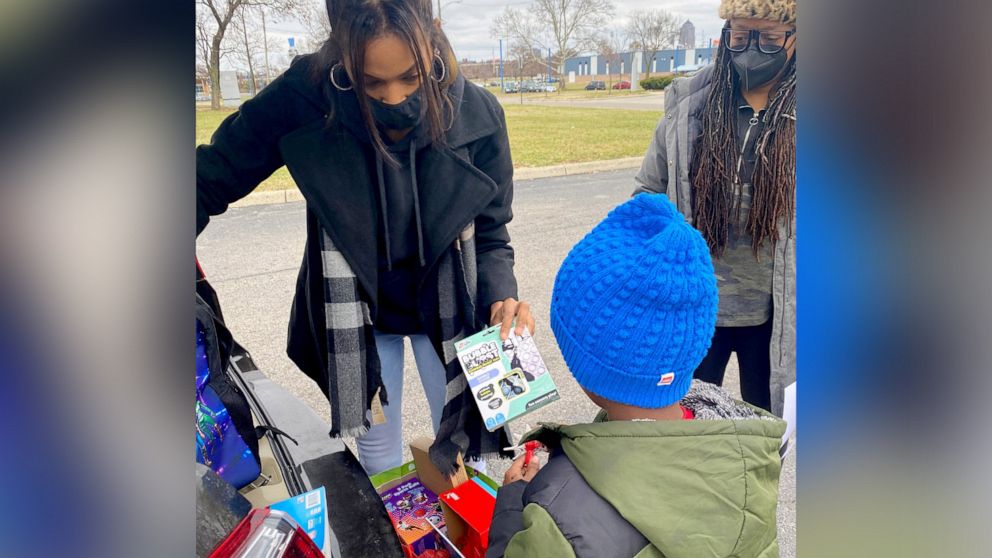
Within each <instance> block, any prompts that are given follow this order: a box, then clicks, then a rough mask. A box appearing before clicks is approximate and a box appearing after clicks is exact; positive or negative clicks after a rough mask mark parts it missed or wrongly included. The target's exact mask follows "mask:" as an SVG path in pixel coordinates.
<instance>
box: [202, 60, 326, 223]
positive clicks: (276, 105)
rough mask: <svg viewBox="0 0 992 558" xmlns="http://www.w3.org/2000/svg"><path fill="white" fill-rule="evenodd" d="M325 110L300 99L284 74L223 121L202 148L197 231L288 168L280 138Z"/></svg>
mask: <svg viewBox="0 0 992 558" xmlns="http://www.w3.org/2000/svg"><path fill="white" fill-rule="evenodd" d="M306 117H309V118H313V117H319V111H317V110H316V109H315V108H314V107H312V106H307V105H305V104H304V103H302V102H301V101H300V97H299V95H298V94H297V93H296V92H295V91H293V90H292V89H291V88H290V87H288V86H287V84H286V76H285V75H283V76H281V77H279V78H277V79H276V80H275V81H273V82H272V83H271V84H269V86H267V87H266V88H265V89H263V90H262V91H261V92H259V93H258V95H256V96H255V97H254V98H252V99H250V100H248V101H246V102H245V103H243V104H242V105H241V107H240V109H239V110H238V111H237V112H235V113H233V114H231V115H230V116H228V117H227V118H226V119H224V121H223V122H221V124H220V126H219V127H218V128H217V131H216V132H214V134H213V137H212V138H211V140H210V143H209V144H207V145H200V146H198V147H197V148H196V234H197V235H199V234H200V232H201V231H203V229H204V227H206V226H207V222H208V221H209V220H210V217H211V216H214V215H219V214H221V213H223V212H224V211H226V210H227V207H228V205H229V204H231V203H233V202H235V201H237V200H239V199H241V198H243V197H245V196H247V195H248V194H249V193H251V191H252V190H254V189H255V187H257V186H258V185H259V184H260V183H261V182H262V181H263V180H265V179H266V178H268V177H269V176H270V175H272V173H273V172H275V171H276V170H278V169H279V167H281V166H283V160H282V154H281V153H280V151H279V140H280V139H281V138H282V136H284V135H285V134H287V133H288V132H289V131H291V130H292V128H293V127H294V126H297V125H299V123H300V121H301V119H302V118H306Z"/></svg>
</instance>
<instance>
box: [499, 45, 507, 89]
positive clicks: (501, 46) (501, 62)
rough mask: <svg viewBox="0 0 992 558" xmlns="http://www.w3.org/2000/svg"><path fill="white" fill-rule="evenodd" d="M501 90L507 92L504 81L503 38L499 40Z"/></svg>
mask: <svg viewBox="0 0 992 558" xmlns="http://www.w3.org/2000/svg"><path fill="white" fill-rule="evenodd" d="M499 90H500V91H501V92H503V93H505V92H506V84H505V83H503V39H500V40H499Z"/></svg>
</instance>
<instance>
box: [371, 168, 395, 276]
mask: <svg viewBox="0 0 992 558" xmlns="http://www.w3.org/2000/svg"><path fill="white" fill-rule="evenodd" d="M375 174H376V176H377V177H378V178H379V205H380V206H382V229H383V231H384V233H383V236H384V237H385V238H383V241H385V244H386V270H387V271H392V270H393V255H392V254H391V253H390V250H389V206H388V204H387V202H386V181H385V180H383V178H382V155H380V154H379V150H375Z"/></svg>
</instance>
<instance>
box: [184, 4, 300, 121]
mask: <svg viewBox="0 0 992 558" xmlns="http://www.w3.org/2000/svg"><path fill="white" fill-rule="evenodd" d="M295 5H296V0H196V10H197V22H196V23H197V47H198V50H199V49H205V50H206V53H205V54H206V55H205V56H204V62H205V64H206V66H207V70H208V71H209V72H210V106H211V108H214V109H219V108H220V105H221V93H220V61H221V58H223V57H224V55H225V54H229V53H230V52H231V50H230V48H229V47H228V46H227V45H226V44H225V39H226V38H227V32H228V31H230V30H231V24H232V22H234V20H235V16H237V15H239V14H243V13H244V12H243V10H244V9H245V8H246V7H248V6H267V7H269V8H271V9H274V10H277V11H280V12H286V11H289V10H291V9H293V8H294V7H295ZM239 19H240V18H239ZM235 25H237V24H235ZM228 41H229V39H228ZM246 42H247V41H246Z"/></svg>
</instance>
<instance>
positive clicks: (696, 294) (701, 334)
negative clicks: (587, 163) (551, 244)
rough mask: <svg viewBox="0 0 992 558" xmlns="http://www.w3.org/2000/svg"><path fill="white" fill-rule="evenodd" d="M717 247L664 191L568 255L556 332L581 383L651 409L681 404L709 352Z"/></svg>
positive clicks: (622, 209) (620, 210) (629, 207)
mask: <svg viewBox="0 0 992 558" xmlns="http://www.w3.org/2000/svg"><path fill="white" fill-rule="evenodd" d="M716 312H717V288H716V276H715V275H714V273H713V262H712V261H711V260H710V250H709V247H708V246H707V245H706V241H705V240H703V236H702V235H701V234H700V233H699V231H697V230H696V229H694V228H692V226H691V225H689V224H688V223H686V221H685V219H684V218H683V217H682V214H680V213H679V212H678V211H677V210H676V209H675V206H673V205H672V203H671V202H670V201H668V197H667V196H665V195H663V194H640V195H638V196H637V197H635V198H633V199H632V200H630V201H628V202H626V203H624V204H623V205H621V206H619V207H617V208H616V209H614V210H613V211H612V212H611V213H610V214H609V215H608V216H607V217H606V219H604V220H603V222H602V223H600V224H599V225H598V226H596V228H595V229H593V230H592V232H590V233H589V234H588V235H586V237H585V238H584V239H582V241H580V242H579V243H578V244H577V245H575V247H574V248H572V251H571V252H570V253H569V254H568V256H567V257H566V258H565V261H564V263H562V266H561V269H559V270H558V277H557V278H555V288H554V294H553V295H552V298H551V329H552V330H553V331H554V333H555V337H556V338H557V339H558V346H559V347H560V348H561V352H562V355H563V356H564V357H565V363H566V364H567V365H568V367H569V369H570V370H571V372H572V375H573V376H575V380H576V381H577V382H578V383H579V385H580V386H582V387H583V388H585V389H587V390H588V391H591V392H592V393H595V394H596V395H599V396H600V397H603V398H605V399H609V400H610V401H616V402H618V403H624V404H627V405H633V406H635V407H642V408H647V409H657V408H660V407H667V406H668V405H672V404H674V403H677V402H678V401H679V400H681V399H682V397H684V396H685V394H686V393H687V392H688V391H689V385H690V383H691V382H692V374H693V372H694V371H695V370H696V367H697V366H699V363H700V362H702V360H703V357H705V356H706V352H707V351H708V350H709V347H710V341H711V340H712V338H713V331H714V327H715V326H716Z"/></svg>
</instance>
